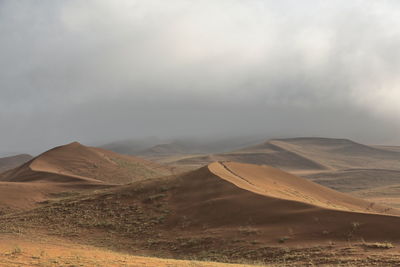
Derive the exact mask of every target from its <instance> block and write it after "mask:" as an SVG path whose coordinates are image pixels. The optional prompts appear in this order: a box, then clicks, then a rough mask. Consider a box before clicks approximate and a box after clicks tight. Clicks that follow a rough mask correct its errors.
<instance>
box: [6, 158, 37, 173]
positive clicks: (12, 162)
mask: <svg viewBox="0 0 400 267" xmlns="http://www.w3.org/2000/svg"><path fill="white" fill-rule="evenodd" d="M31 159H32V156H31V155H28V154H21V155H16V156H11V157H4V158H0V173H2V172H5V171H7V170H10V169H13V168H15V167H17V166H19V165H21V164H24V163H25V162H27V161H29V160H31Z"/></svg>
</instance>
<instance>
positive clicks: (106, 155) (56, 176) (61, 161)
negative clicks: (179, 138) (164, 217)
mask: <svg viewBox="0 0 400 267" xmlns="http://www.w3.org/2000/svg"><path fill="white" fill-rule="evenodd" d="M168 174H171V169H170V168H167V167H164V166H162V165H159V164H157V163H153V162H150V161H147V160H143V159H140V158H136V157H132V156H127V155H120V154H117V153H114V152H111V151H107V150H104V149H100V148H93V147H86V146H83V145H81V144H79V143H77V142H74V143H71V144H68V145H65V146H60V147H56V148H54V149H51V150H49V151H47V152H45V153H43V154H41V155H40V156H38V157H36V158H34V159H32V160H31V161H29V162H28V163H26V164H24V165H22V166H20V167H18V168H16V169H13V170H10V171H8V172H6V173H3V174H2V175H1V176H0V180H3V181H14V182H24V181H25V182H27V181H29V182H33V181H51V182H84V183H102V182H105V183H111V184H124V183H130V182H133V181H137V180H140V179H146V178H154V177H158V176H162V175H168Z"/></svg>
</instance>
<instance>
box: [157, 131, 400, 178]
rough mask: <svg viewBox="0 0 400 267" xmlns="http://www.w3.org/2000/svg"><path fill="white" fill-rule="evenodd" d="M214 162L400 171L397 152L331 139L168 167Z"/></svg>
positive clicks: (282, 143)
mask: <svg viewBox="0 0 400 267" xmlns="http://www.w3.org/2000/svg"><path fill="white" fill-rule="evenodd" d="M216 160H222V161H223V160H227V161H238V162H243V163H252V164H265V165H270V166H274V167H277V168H280V169H283V170H287V171H292V172H296V171H323V170H325V171H329V170H344V169H353V168H375V169H396V170H400V152H396V151H391V150H386V149H379V148H376V147H371V146H367V145H363V144H359V143H356V142H353V141H351V140H347V139H332V138H291V139H273V140H269V141H267V142H265V143H262V144H259V145H255V146H250V147H247V148H243V149H240V150H235V151H232V152H227V153H218V154H211V155H194V156H187V157H184V158H179V159H177V160H175V161H170V164H176V165H190V166H193V167H195V166H204V165H206V164H208V163H210V162H213V161H216ZM165 161H167V160H165Z"/></svg>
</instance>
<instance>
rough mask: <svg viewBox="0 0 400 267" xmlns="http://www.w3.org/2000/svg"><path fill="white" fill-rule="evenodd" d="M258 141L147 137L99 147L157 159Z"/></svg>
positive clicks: (234, 138)
mask: <svg viewBox="0 0 400 267" xmlns="http://www.w3.org/2000/svg"><path fill="white" fill-rule="evenodd" d="M258 142H260V138H256V137H250V138H245V137H231V138H216V139H196V138H193V139H191V138H181V139H172V140H161V139H157V138H148V139H133V140H125V141H118V142H113V143H109V144H106V145H103V146H100V147H101V148H104V149H107V150H111V151H114V152H117V153H122V154H129V155H137V156H143V157H147V158H150V159H157V158H163V157H166V156H178V155H190V154H209V153H221V152H226V151H231V150H234V149H239V148H242V147H246V146H249V145H254V144H257V143H258Z"/></svg>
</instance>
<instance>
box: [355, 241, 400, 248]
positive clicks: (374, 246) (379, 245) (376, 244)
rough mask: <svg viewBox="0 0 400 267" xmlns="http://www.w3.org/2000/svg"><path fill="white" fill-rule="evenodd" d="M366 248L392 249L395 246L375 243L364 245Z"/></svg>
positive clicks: (388, 243)
mask: <svg viewBox="0 0 400 267" xmlns="http://www.w3.org/2000/svg"><path fill="white" fill-rule="evenodd" d="M362 245H363V246H364V247H366V248H376V249H390V248H394V245H393V244H392V243H390V242H386V241H385V242H374V243H363V244H362Z"/></svg>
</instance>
